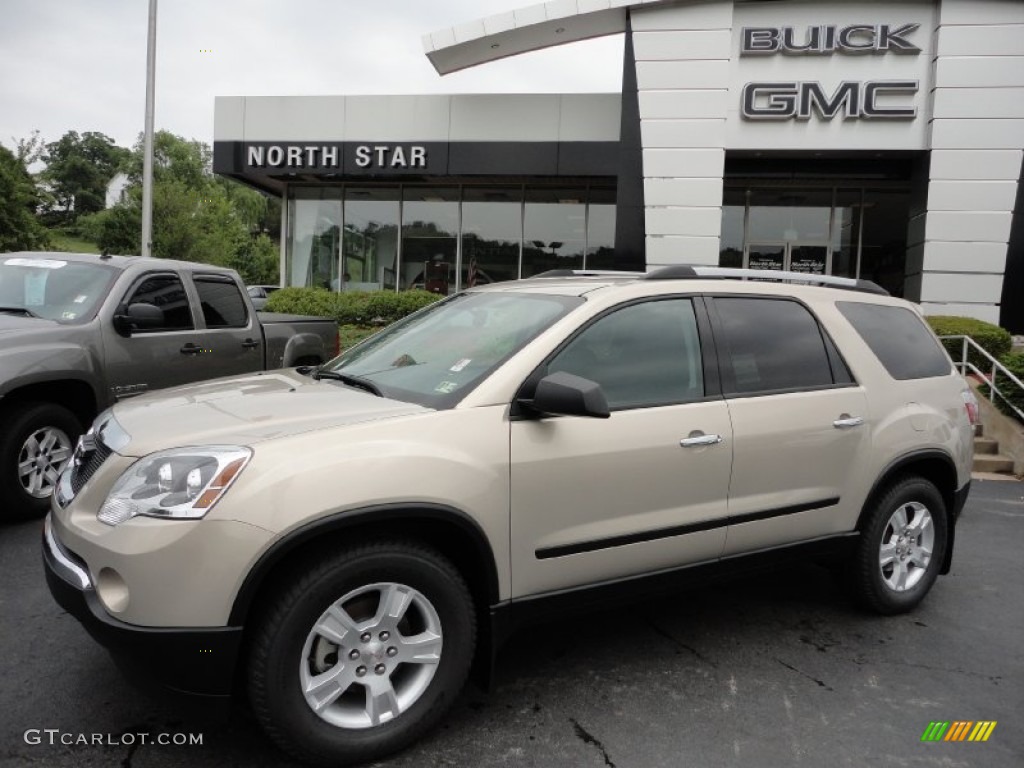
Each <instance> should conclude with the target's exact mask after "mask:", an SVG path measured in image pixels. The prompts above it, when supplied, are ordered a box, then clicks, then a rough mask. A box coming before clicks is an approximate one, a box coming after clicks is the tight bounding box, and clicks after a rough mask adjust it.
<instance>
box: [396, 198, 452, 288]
mask: <svg viewBox="0 0 1024 768" xmlns="http://www.w3.org/2000/svg"><path fill="white" fill-rule="evenodd" d="M403 196H404V203H403V204H402V270H401V281H400V283H399V287H400V288H403V289H404V288H420V289H423V290H427V291H430V292H431V293H440V294H442V295H445V296H447V295H448V294H449V293H454V292H455V290H456V285H455V277H456V274H457V272H456V269H457V263H456V261H457V257H458V247H457V235H458V233H459V190H458V187H438V188H429V189H428V188H423V187H406V188H405V191H404V193H403Z"/></svg>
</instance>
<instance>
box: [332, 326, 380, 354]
mask: <svg viewBox="0 0 1024 768" xmlns="http://www.w3.org/2000/svg"><path fill="white" fill-rule="evenodd" d="M379 330H380V328H379V327H378V328H363V327H361V326H358V325H342V326H340V327H339V328H338V346H339V349H340V350H341V351H342V352H344V351H345V350H346V349H348V348H349V347H353V346H355V345H356V344H358V343H359V342H360V341H362V340H363V339H365V338H366V337H367V336H372V335H373V334H375V333H376V332H377V331H379Z"/></svg>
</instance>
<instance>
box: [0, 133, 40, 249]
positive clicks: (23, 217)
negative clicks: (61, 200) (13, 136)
mask: <svg viewBox="0 0 1024 768" xmlns="http://www.w3.org/2000/svg"><path fill="white" fill-rule="evenodd" d="M38 204H39V194H38V190H37V189H36V185H35V182H34V181H33V180H32V176H31V175H29V172H28V170H26V168H25V164H24V163H23V162H22V161H21V160H19V159H18V157H17V156H16V155H15V154H14V153H13V152H11V151H10V150H9V149H7V148H6V147H3V146H0V252H3V251H29V250H40V249H42V248H45V247H46V246H47V245H49V237H48V236H47V234H46V230H45V229H43V227H42V226H41V225H40V224H39V222H38V221H37V220H36V215H35V211H36V207H37V206H38Z"/></svg>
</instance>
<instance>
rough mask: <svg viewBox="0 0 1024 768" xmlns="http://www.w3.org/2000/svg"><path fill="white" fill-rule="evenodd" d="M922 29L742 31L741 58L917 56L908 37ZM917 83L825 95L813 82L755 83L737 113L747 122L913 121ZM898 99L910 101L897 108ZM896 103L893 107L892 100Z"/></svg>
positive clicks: (842, 87) (854, 86) (843, 86)
mask: <svg viewBox="0 0 1024 768" xmlns="http://www.w3.org/2000/svg"><path fill="white" fill-rule="evenodd" d="M920 26H921V25H920V24H902V25H900V26H892V25H890V24H851V25H848V26H845V27H840V26H836V25H823V26H814V27H807V29H806V30H805V31H804V32H803V33H802V34H799V35H798V34H797V32H796V30H795V29H794V28H793V27H744V28H743V31H742V40H741V42H740V55H741V56H772V55H775V54H778V53H781V54H783V55H786V56H831V55H833V54H836V53H838V54H844V55H860V56H863V55H865V54H867V55H871V54H875V55H884V54H887V53H895V54H903V55H917V54H919V53H921V49H920V48H918V47H917V46H916V45H914V44H913V43H912V42H910V40H908V39H907V37H908V36H909V35H910V34H911V33H913V32H914V31H915V30H917V29H918V27H920ZM918 89H919V83H918V81H917V80H865V81H857V80H843V81H842V82H841V83H839V85H838V87H836V89H835V90H833V91H831V92H829V91H826V90H825V88H824V87H823V86H822V85H821V83H818V82H813V81H794V80H784V81H780V80H775V81H755V82H750V83H747V84H746V85H745V86H743V93H742V95H741V98H740V114H741V115H743V118H744V119H745V120H810V119H811V117H812V116H814V115H817V116H818V117H819V118H821V119H822V120H831V119H832V118H834V117H836V116H837V115H840V114H841V115H842V116H843V119H845V120H912V119H914V118H915V117H916V116H917V107H916V106H914V104H913V96H914V95H915V94H916V93H917V92H918ZM900 97H910V99H909V100H910V102H911V103H909V104H907V103H906V102H905V101H904V102H902V103H901V101H900ZM894 98H895V100H896V101H895V103H893V99H894Z"/></svg>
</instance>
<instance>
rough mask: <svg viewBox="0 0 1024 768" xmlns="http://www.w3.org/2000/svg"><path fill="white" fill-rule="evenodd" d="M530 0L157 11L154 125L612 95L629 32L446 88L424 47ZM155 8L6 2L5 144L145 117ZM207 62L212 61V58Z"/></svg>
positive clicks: (127, 1)
mask: <svg viewBox="0 0 1024 768" xmlns="http://www.w3.org/2000/svg"><path fill="white" fill-rule="evenodd" d="M530 4H531V3H530V2H529V0H159V12H158V25H157V78H156V127H157V129H166V130H169V131H172V132H173V133H176V134H179V135H181V136H184V137H186V138H195V139H199V140H200V141H205V142H212V141H213V99H214V96H267V95H273V96H292V95H307V94H366V93H373V94H407V93H495V92H509V93H530V92H538V93H541V92H548V93H551V92H554V93H562V92H564V93H574V92H590V91H598V92H617V91H618V90H619V88H620V85H621V81H622V44H623V43H622V35H616V36H614V37H610V38H604V39H599V40H591V41H586V42H582V43H576V44H570V45H566V46H561V47H559V48H554V49H549V50H546V51H538V52H536V53H530V54H525V55H522V56H514V57H511V58H509V59H505V60H503V61H498V62H494V63H491V64H485V65H483V66H480V67H475V68H471V69H468V70H464V71H462V72H457V73H455V74H452V75H447V76H445V77H441V76H440V75H438V74H437V72H435V71H434V68H433V66H431V64H430V62H429V61H428V59H427V57H426V56H425V55H424V53H423V46H422V42H421V40H420V38H421V36H422V35H423V34H427V33H430V32H433V31H436V30H438V29H441V28H443V27H450V26H453V25H456V24H461V23H464V22H467V21H473V20H475V19H478V18H481V17H484V16H489V15H491V14H495V13H501V12H504V11H509V10H513V9H515V8H521V7H523V6H526V5H530ZM148 6H149V3H148V2H147V0H0V9H2V22H0V73H2V74H0V143H3V144H4V145H6V146H8V147H12V146H13V144H14V142H15V140H16V139H19V138H24V137H27V136H28V135H29V134H30V133H31V131H32V130H34V129H39V130H40V131H42V135H43V138H44V139H45V140H46V141H54V140H56V139H57V138H59V137H60V136H61V135H63V134H64V132H65V131H68V130H76V131H79V132H82V131H100V132H102V133H105V134H107V135H108V136H111V137H112V138H113V139H114V140H115V141H116V142H117V143H118V144H120V145H122V146H129V145H131V144H132V143H134V141H135V139H136V138H137V137H138V135H139V133H140V132H141V131H142V126H143V120H144V117H145V114H144V113H145V69H146V24H147V15H148ZM206 51H209V52H208V53H207V52H206Z"/></svg>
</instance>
